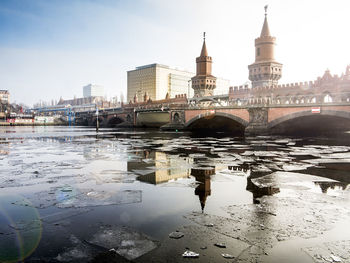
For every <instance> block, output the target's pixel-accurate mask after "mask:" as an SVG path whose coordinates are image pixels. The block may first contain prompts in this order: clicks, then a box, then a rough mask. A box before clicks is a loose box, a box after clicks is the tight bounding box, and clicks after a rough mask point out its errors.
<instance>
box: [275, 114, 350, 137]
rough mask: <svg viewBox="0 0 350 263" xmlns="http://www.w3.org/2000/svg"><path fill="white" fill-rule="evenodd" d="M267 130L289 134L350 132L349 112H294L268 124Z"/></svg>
mask: <svg viewBox="0 0 350 263" xmlns="http://www.w3.org/2000/svg"><path fill="white" fill-rule="evenodd" d="M268 129H269V131H270V132H271V133H291V134H301V133H305V134H308V133H311V134H312V133H330V132H337V131H346V130H350V112H346V111H337V110H323V109H321V110H320V113H312V112H311V110H307V111H300V112H295V113H291V114H288V115H285V116H283V117H280V118H277V119H275V120H273V121H271V122H269V123H268ZM298 131H300V133H299V132H298Z"/></svg>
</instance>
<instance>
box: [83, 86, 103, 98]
mask: <svg viewBox="0 0 350 263" xmlns="http://www.w3.org/2000/svg"><path fill="white" fill-rule="evenodd" d="M103 96H104V89H103V86H100V85H95V84H89V85H86V86H84V87H83V97H84V98H88V97H103Z"/></svg>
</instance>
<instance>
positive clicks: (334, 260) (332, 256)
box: [331, 255, 341, 262]
mask: <svg viewBox="0 0 350 263" xmlns="http://www.w3.org/2000/svg"><path fill="white" fill-rule="evenodd" d="M331 259H332V260H333V262H341V258H340V257H337V256H334V255H331Z"/></svg>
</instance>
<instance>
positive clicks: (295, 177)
mask: <svg viewBox="0 0 350 263" xmlns="http://www.w3.org/2000/svg"><path fill="white" fill-rule="evenodd" d="M252 182H253V184H254V185H256V186H257V187H259V188H264V187H273V188H290V187H298V186H304V187H306V189H307V186H308V185H309V184H308V183H310V182H338V181H335V180H332V179H328V178H325V177H320V176H314V175H309V174H302V173H292V172H282V171H277V172H274V173H272V174H269V175H265V176H262V177H259V178H255V179H252ZM303 189H305V188H303Z"/></svg>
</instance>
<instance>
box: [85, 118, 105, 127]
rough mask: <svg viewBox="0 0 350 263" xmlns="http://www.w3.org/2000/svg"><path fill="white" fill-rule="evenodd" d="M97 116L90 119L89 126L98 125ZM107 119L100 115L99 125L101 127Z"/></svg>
mask: <svg viewBox="0 0 350 263" xmlns="http://www.w3.org/2000/svg"><path fill="white" fill-rule="evenodd" d="M96 119H97V118H96V117H93V118H92V119H91V120H90V121H89V126H96ZM104 121H105V118H104V117H102V116H99V117H98V123H99V126H100V127H101V126H102V124H103V123H104Z"/></svg>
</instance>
